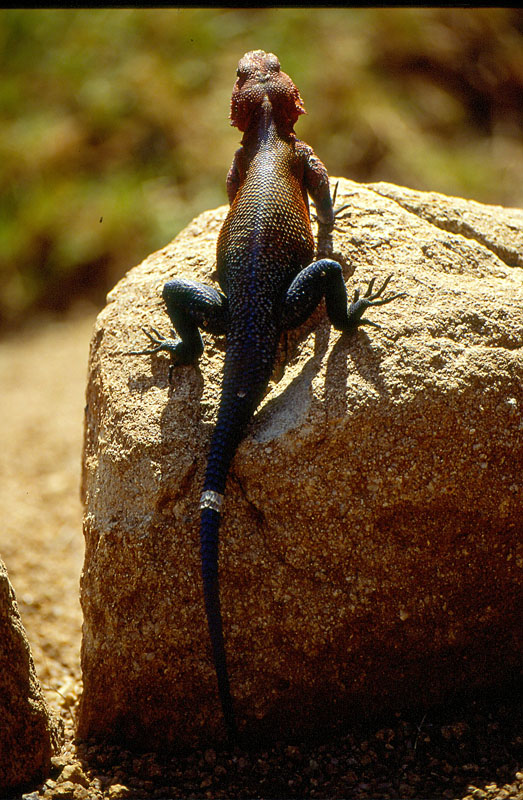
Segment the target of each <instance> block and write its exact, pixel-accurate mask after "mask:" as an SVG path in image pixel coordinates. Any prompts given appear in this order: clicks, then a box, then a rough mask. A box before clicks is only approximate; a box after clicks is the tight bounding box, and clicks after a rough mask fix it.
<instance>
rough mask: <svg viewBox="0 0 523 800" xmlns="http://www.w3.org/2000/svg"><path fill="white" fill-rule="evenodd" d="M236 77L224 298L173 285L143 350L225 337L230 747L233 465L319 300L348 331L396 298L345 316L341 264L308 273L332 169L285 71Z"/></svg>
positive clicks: (221, 452) (191, 355)
mask: <svg viewBox="0 0 523 800" xmlns="http://www.w3.org/2000/svg"><path fill="white" fill-rule="evenodd" d="M237 75H238V79H237V81H236V83H235V86H234V90H233V93H232V98H231V124H232V125H235V126H236V127H238V128H239V129H240V130H241V131H243V132H244V136H243V139H242V146H241V147H240V149H239V150H238V151H237V153H236V155H235V157H234V161H233V163H232V166H231V169H230V170H229V174H228V176H227V192H228V195H229V201H230V204H231V206H230V209H229V213H228V215H227V218H226V220H225V222H224V224H223V227H222V229H221V231H220V235H219V238H218V247H217V274H218V282H219V285H220V289H221V291H218V290H216V289H214V288H211V287H208V286H205V285H204V284H199V283H190V282H188V281H185V280H183V279H178V280H174V281H170V282H168V283H167V284H166V285H165V287H164V290H163V298H164V300H165V303H166V306H167V312H168V314H169V316H170V318H171V321H172V323H173V326H174V328H175V330H176V333H177V334H178V336H179V337H180V338H179V339H176V338H173V339H166V338H164V337H163V336H162V335H161V334H159V333H158V332H157V331H153V333H154V335H152V334H150V333H147V331H146V333H147V335H148V336H149V339H150V340H151V343H152V345H153V347H151V348H150V349H148V350H144V351H140V353H142V354H143V353H146V354H150V353H154V352H158V351H160V350H167V351H168V352H170V353H171V358H172V365H177V364H189V363H194V362H195V361H196V360H197V359H198V357H199V356H200V355H201V353H202V351H203V343H202V339H201V336H200V333H199V330H198V328H200V327H205V329H206V330H207V331H210V332H211V333H216V334H220V333H225V334H226V335H227V349H226V356H225V367H224V375H223V382H222V393H221V399H220V406H219V410H218V419H217V421H216V427H215V429H214V433H213V437H212V441H211V446H210V451H209V458H208V463H207V471H206V474H205V482H204V491H203V494H202V500H201V526H200V542H201V561H202V577H203V588H204V598H205V608H206V613H207V619H208V626H209V633H210V638H211V643H212V650H213V657H214V664H215V669H216V675H217V680H218V690H219V695H220V700H221V704H222V709H223V715H224V720H225V724H226V727H227V731H228V734H229V737H230V738H236V736H237V726H236V720H235V715H234V710H233V703H232V698H231V692H230V686H229V677H228V672H227V664H226V657H225V646H224V639H223V630H222V619H221V613H220V596H219V585H218V533H219V525H220V508H221V503H222V500H223V494H224V492H225V484H226V480H227V474H228V471H229V466H230V464H231V461H232V458H233V456H234V453H235V452H236V448H237V446H238V443H239V441H240V439H241V438H242V436H243V434H244V432H245V428H246V426H247V424H248V422H249V420H250V419H251V417H252V415H253V413H254V411H255V409H256V407H257V406H258V404H259V402H260V400H261V398H262V397H263V394H264V392H265V389H266V387H267V384H268V382H269V379H270V376H271V372H272V369H273V365H274V360H275V356H276V349H277V346H278V342H279V339H280V335H281V333H282V331H284V330H286V329H289V328H293V327H297V326H298V325H300V324H301V323H302V322H304V321H305V320H306V319H307V317H308V316H309V315H310V314H311V313H312V311H313V310H314V308H315V307H316V306H317V304H318V303H319V301H320V300H321V298H322V297H325V299H326V307H327V313H328V316H329V318H330V320H331V322H332V324H333V325H334V327H335V328H337V329H338V330H340V331H345V332H349V331H353V330H355V329H357V327H358V326H359V325H362V324H369V325H374V324H375V323H372V322H371V321H370V320H366V319H364V318H363V313H364V311H365V309H366V308H368V307H369V306H372V305H381V304H383V303H388V302H390V301H391V300H393V299H394V298H395V297H398V296H399V295H394V296H392V297H388V298H387V299H383V298H382V297H381V294H382V292H383V290H384V289H385V287H386V285H387V283H388V280H389V279H387V280H386V281H385V283H384V284H383V285H382V287H381V288H380V289H379V290H378V291H376V292H375V293H374V294H373V293H372V286H373V281H371V283H370V284H369V288H368V290H367V292H366V294H365V296H364V297H363V298H361V299H360V297H359V294H358V292H356V293H355V296H354V302H353V303H352V304H351V305H350V306H349V308H347V294H346V290H345V284H344V281H343V275H342V269H341V266H340V264H338V263H337V262H336V261H333V260H331V259H327V258H324V259H322V260H320V261H316V262H314V263H312V264H311V263H310V262H311V260H312V258H313V254H314V239H313V235H312V230H311V223H310V216H309V204H308V197H307V195H308V194H309V195H310V196H311V197H312V199H313V201H314V204H315V206H316V212H317V215H318V221H319V226H320V234H322V236H323V238H324V239H325V235H327V237H328V234H330V231H331V230H332V227H333V225H334V211H333V207H332V200H331V196H330V192H329V180H328V175H327V171H326V169H325V167H324V166H323V164H322V162H321V161H320V160H319V159H318V158H317V157H316V155H315V154H314V152H313V150H312V149H311V148H310V147H309V146H308V145H306V144H305V143H304V142H301V141H300V140H299V139H297V138H296V135H295V133H294V124H295V122H296V120H297V119H298V116H299V115H300V114H303V113H305V109H304V108H303V103H302V100H301V98H300V95H299V92H298V90H297V88H296V87H295V86H294V84H293V82H292V80H291V79H290V78H289V76H288V75H286V74H285V73H284V72H281V71H280V65H279V62H278V59H277V58H276V56H275V55H273V54H272V53H265V52H263V51H262V50H255V51H252V52H250V53H247V54H246V55H245V56H244V57H243V58H242V59H241V60H240V62H239V65H238V72H237ZM307 265H308V266H307ZM174 335H175V334H174V331H173V336H174ZM171 368H172V367H171Z"/></svg>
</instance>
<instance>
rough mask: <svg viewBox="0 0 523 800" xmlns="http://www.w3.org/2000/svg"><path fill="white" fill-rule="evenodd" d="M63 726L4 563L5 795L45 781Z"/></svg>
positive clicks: (0, 647)
mask: <svg viewBox="0 0 523 800" xmlns="http://www.w3.org/2000/svg"><path fill="white" fill-rule="evenodd" d="M62 733H63V726H62V725H61V723H60V721H59V720H57V719H56V718H55V717H54V716H53V715H52V714H51V712H50V710H49V708H48V706H47V704H46V702H45V700H44V698H43V696H42V692H41V690H40V685H39V683H38V679H37V677H36V673H35V669H34V665H33V659H32V656H31V651H30V648H29V642H28V641H27V637H26V635H25V631H24V628H23V626H22V621H21V619H20V614H19V612H18V604H17V602H16V597H15V593H14V590H13V587H12V586H11V583H10V581H9V577H8V575H7V569H6V567H5V564H4V563H3V561H1V560H0V796H1V797H4V792H5V793H7V792H9V791H11V790H14V789H15V788H17V787H23V786H25V785H28V784H30V783H31V782H33V783H34V782H35V781H37V780H38V779H39V778H41V777H42V776H45V774H46V772H47V770H48V769H49V767H50V763H51V756H52V755H53V753H54V752H55V751H56V750H57V749H58V747H59V745H60V742H61V738H62Z"/></svg>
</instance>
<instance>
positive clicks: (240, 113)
mask: <svg viewBox="0 0 523 800" xmlns="http://www.w3.org/2000/svg"><path fill="white" fill-rule="evenodd" d="M236 74H237V76H238V77H237V80H236V83H235V84H234V89H233V90H232V97H231V125H234V126H235V127H236V128H239V129H240V130H241V131H245V130H247V128H248V127H249V125H250V122H251V120H252V118H253V115H256V114H257V113H259V110H260V108H261V106H262V102H263V99H264V97H267V98H268V99H269V101H270V103H271V105H272V108H273V113H274V117H275V119H276V122H277V123H278V124H279V125H282V126H283V127H284V128H286V129H288V131H289V132H290V131H292V129H293V127H294V123H295V122H296V120H297V119H298V117H299V116H300V114H305V108H304V105H303V100H302V99H301V97H300V93H299V91H298V89H297V88H296V86H295V85H294V83H293V82H292V80H291V79H290V78H289V76H288V75H286V74H285V72H282V71H281V70H280V62H279V61H278V59H277V57H276V56H275V55H274V53H266V52H265V51H264V50H251V52H250V53H245V55H244V56H243V58H241V59H240V61H239V63H238V71H237V73H236Z"/></svg>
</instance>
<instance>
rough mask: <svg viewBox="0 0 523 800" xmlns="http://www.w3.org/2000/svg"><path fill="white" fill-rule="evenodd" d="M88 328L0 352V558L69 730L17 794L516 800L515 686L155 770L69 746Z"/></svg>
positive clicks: (51, 329)
mask: <svg viewBox="0 0 523 800" xmlns="http://www.w3.org/2000/svg"><path fill="white" fill-rule="evenodd" d="M92 323H93V315H92V314H85V313H83V314H80V313H77V314H76V315H72V316H71V317H70V318H68V319H67V320H65V321H61V322H52V323H50V322H47V323H43V322H41V321H40V322H39V323H35V324H34V325H33V326H32V327H31V328H30V329H27V330H26V331H24V332H23V333H21V334H19V335H17V336H16V337H15V336H10V337H8V338H5V339H4V340H3V341H2V342H0V380H1V385H2V392H1V393H0V424H1V426H2V429H1V441H2V449H1V450H2V451H1V452H0V507H1V508H2V513H3V517H4V520H3V526H2V529H1V530H0V554H2V557H3V558H4V560H5V562H6V565H7V568H8V570H9V575H10V578H11V581H12V583H13V585H14V587H15V591H16V593H17V597H18V601H19V605H20V611H21V614H22V619H23V621H24V624H25V627H26V630H27V633H28V636H29V640H30V642H31V646H32V649H33V655H34V658H35V663H36V668H37V672H38V675H39V677H40V680H41V682H42V684H43V686H44V691H45V694H46V697H47V700H48V702H49V703H50V705H51V706H52V707H53V708H54V709H55V710H56V711H57V712H58V713H60V714H61V715H62V716H63V717H64V720H65V723H66V730H67V739H66V743H65V745H64V748H63V750H62V752H61V754H60V755H59V756H57V757H55V758H54V759H53V770H52V773H51V776H50V777H49V779H48V780H47V781H46V782H45V783H43V784H42V785H41V786H39V787H36V788H34V787H33V788H32V790H31V791H27V792H26V794H25V795H23V797H24V798H26V800H39V798H46V799H47V798H48V799H49V800H51V798H64V800H67V799H68V798H71V800H90V798H93V800H101V798H114V799H115V800H116V798H125V797H129V798H144V800H145V798H236V797H237V798H293V797H318V798H355V799H358V800H359V799H360V798H361V799H363V798H415V800H421V798H439V797H443V798H467V800H469V798H474V800H483V798H485V799H486V800H505V798H514V800H523V757H522V755H523V725H522V722H523V713H522V707H521V694H520V690H519V691H518V690H516V689H512V690H511V691H508V690H506V691H505V692H504V693H500V694H498V695H497V696H496V697H493V696H491V697H488V698H487V697H482V698H479V697H475V698H469V700H468V701H467V702H462V704H461V705H458V704H456V705H455V706H453V707H452V708H445V709H438V710H430V711H427V712H418V713H412V714H409V715H406V714H403V715H393V716H391V717H389V718H387V719H381V720H378V721H376V720H374V721H372V720H368V721H366V722H365V723H362V722H361V721H360V722H359V723H358V725H356V726H354V727H352V728H351V729H350V730H346V731H341V732H339V733H338V734H337V735H336V736H334V735H331V736H330V737H329V738H326V739H324V740H322V741H316V742H310V741H309V742H307V741H301V742H300V741H286V742H275V743H273V744H272V745H270V746H265V747H264V746H263V745H260V746H259V747H256V746H255V745H251V746H250V747H249V748H247V747H246V748H245V749H242V748H238V747H237V748H234V749H218V748H217V749H208V750H205V751H201V752H200V751H196V752H191V753H189V754H187V755H185V756H184V757H176V758H171V759H169V760H166V761H163V762H162V761H160V760H159V759H158V758H157V757H156V756H155V755H154V754H145V755H144V754H142V755H136V754H132V753H129V752H126V751H121V750H118V749H117V748H108V747H102V746H96V745H94V744H89V743H81V744H78V743H75V741H74V716H75V710H76V707H77V703H78V697H79V694H80V692H81V679H80V666H79V646H80V630H81V613H80V606H79V603H78V578H79V574H80V569H81V564H82V557H83V541H82V534H81V507H80V501H79V493H78V485H79V473H80V467H79V465H80V451H81V437H82V416H83V404H84V397H83V393H84V386H85V374H86V363H87V350H88V341H89V336H90V331H91V326H92ZM502 657H503V656H502V654H501V653H500V658H502ZM518 770H521V771H518ZM18 797H21V795H19V796H18Z"/></svg>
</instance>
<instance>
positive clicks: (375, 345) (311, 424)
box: [78, 179, 523, 749]
mask: <svg viewBox="0 0 523 800" xmlns="http://www.w3.org/2000/svg"><path fill="white" fill-rule="evenodd" d="M345 203H348V204H349V208H347V209H346V210H345V211H343V212H342V213H341V214H340V216H339V218H338V221H337V225H336V230H335V233H334V250H335V253H336V254H337V256H336V257H337V258H338V259H339V260H340V261H341V262H342V263H343V264H344V266H345V274H346V278H347V284H348V287H349V290H350V291H351V292H352V290H353V288H354V287H355V286H365V284H366V282H367V281H368V280H369V279H370V278H371V277H372V276H377V279H378V281H382V280H383V279H384V278H385V276H386V275H388V274H390V273H393V279H392V281H391V284H390V288H391V289H392V290H394V291H403V292H405V293H406V296H405V297H403V298H401V299H398V300H396V301H395V302H394V303H392V304H391V305H387V306H383V307H381V308H377V309H374V310H372V311H370V312H369V316H370V317H372V319H373V320H375V321H376V322H379V323H380V325H381V326H382V328H381V329H380V330H375V329H372V328H367V329H361V330H360V331H359V332H358V333H357V334H356V335H353V336H350V337H349V336H341V335H340V334H339V333H338V332H336V331H334V330H333V329H331V327H330V326H329V323H328V320H327V319H326V316H325V313H324V310H323V308H320V309H319V310H318V312H317V313H316V314H315V315H314V316H313V318H312V320H311V321H310V322H309V323H308V324H307V325H305V326H304V327H303V328H302V329H301V330H300V331H299V332H297V333H296V334H293V335H292V337H291V336H288V337H286V344H285V348H283V349H282V352H283V353H284V356H285V359H286V367H285V370H282V369H279V370H277V374H276V375H275V377H276V378H277V379H279V380H275V381H274V382H272V383H271V384H270V386H269V390H268V392H267V394H266V396H265V398H264V400H263V402H262V404H261V406H260V408H259V409H258V412H257V413H256V415H255V417H254V419H253V422H252V424H251V425H250V428H249V431H248V434H247V436H246V437H245V439H244V441H243V442H242V443H241V445H240V447H239V449H238V452H237V454H236V457H235V459H234V462H233V465H232V469H231V473H230V476H229V481H228V487H227V495H226V500H225V505H224V517H223V522H222V528H221V560H220V571H221V593H222V610H223V617H224V626H225V632H226V642H227V645H226V646H227V652H228V659H229V667H230V676H231V683H232V691H233V695H234V699H235V704H236V708H237V713H238V718H239V722H240V726H241V728H242V729H244V731H246V732H247V734H250V735H252V736H255V737H257V736H263V735H267V736H269V737H275V738H277V737H280V738H281V737H284V738H287V737H291V736H295V735H297V734H304V733H306V732H311V733H315V732H318V731H319V730H320V729H323V728H324V727H327V728H332V727H334V726H336V725H338V724H342V725H346V724H350V722H351V720H354V719H359V718H361V715H365V716H368V715H369V714H373V713H377V712H382V711H386V710H389V711H391V710H400V709H401V710H404V709H406V708H409V707H412V706H415V705H425V706H426V705H429V704H433V703H439V702H448V701H449V700H450V699H452V698H453V697H455V696H456V695H457V694H459V693H460V692H462V691H465V690H467V691H470V690H472V691H474V690H476V689H480V688H485V687H489V686H497V685H500V684H501V683H503V682H506V681H509V680H511V679H512V678H514V677H515V676H516V675H518V674H520V673H521V667H522V663H523V652H522V651H523V648H522V641H521V634H522V630H523V625H522V622H523V619H522V613H521V567H522V561H523V558H522V553H521V549H519V550H518V547H519V548H521V533H522V528H523V522H522V520H523V484H522V478H521V476H522V465H523V445H522V438H523V437H522V433H521V419H522V416H521V412H522V407H523V388H522V378H523V357H522V352H523V351H522V349H521V345H522V342H523V271H522V270H521V266H522V263H521V253H522V252H523V212H522V211H519V210H517V209H504V208H501V207H494V206H485V205H481V204H479V203H476V202H473V201H468V200H463V199H459V198H449V197H445V196H443V195H438V194H435V193H423V192H415V191H412V190H409V189H404V188H402V187H397V186H392V185H389V184H383V183H380V184H372V185H361V184H357V183H354V182H351V181H347V180H343V179H341V180H340V183H339V189H338V204H339V205H340V206H341V205H343V204H345ZM225 213H226V208H225V207H222V208H219V209H217V210H215V211H210V212H206V213H204V214H202V215H200V216H199V217H197V218H196V219H195V220H194V221H193V222H192V223H191V224H190V225H189V226H188V227H187V228H186V229H185V230H184V231H182V232H181V233H180V234H179V236H177V237H176V239H175V240H174V241H173V242H172V243H171V244H170V245H168V246H167V247H165V248H164V249H163V250H161V251H159V252H157V253H154V254H153V255H151V256H150V257H149V258H147V259H146V260H145V261H144V262H143V263H142V264H141V265H139V266H138V267H135V268H134V269H132V270H131V271H130V272H129V273H128V274H127V275H126V276H125V278H123V279H122V280H121V281H120V282H119V283H118V285H117V286H116V287H115V289H114V290H113V291H112V292H111V293H110V295H109V296H108V303H107V306H106V308H105V309H104V310H103V311H102V312H101V314H100V315H99V318H98V321H97V324H96V328H95V331H94V335H93V339H92V345H91V355H90V366H89V382H88V389H87V410H86V433H85V452H84V479H83V487H84V488H83V492H84V498H85V537H86V556H85V565H84V572H83V576H82V584H81V600H82V606H83V611H84V632H83V643H82V665H83V678H84V694H83V699H82V702H81V708H80V718H79V728H78V730H79V734H80V736H82V737H92V736H94V737H103V738H107V739H110V740H114V741H119V742H126V743H129V744H131V745H132V746H136V747H142V748H145V749H166V748H183V747H186V746H192V745H195V744H200V745H201V744H203V743H205V742H209V741H213V740H215V739H216V738H219V737H220V736H221V735H222V732H223V729H222V718H221V713H220V707H219V702H218V698H217V692H216V685H215V675H214V670H213V665H212V660H211V655H210V645H209V638H208V633H207V629H206V621H205V615H204V611H203V604H202V603H203V601H202V591H201V585H200V572H199V570H200V565H199V543H198V520H199V511H198V499H199V494H200V491H201V485H202V478H203V472H204V469H205V461H206V452H207V448H208V444H209V439H210V435H211V431H212V426H213V422H214V420H215V417H216V409H217V405H218V398H219V390H220V382H221V374H222V365H223V357H224V340H223V339H215V338H213V337H212V336H205V340H206V348H205V352H204V355H203V356H202V358H201V359H200V362H199V364H198V365H197V366H196V367H181V368H178V369H176V370H175V372H174V375H173V379H172V384H171V385H169V382H168V365H169V360H168V356H167V355H166V354H159V355H156V356H150V357H143V356H142V357H139V356H131V355H129V351H131V350H136V349H140V348H142V347H143V346H145V345H146V341H145V337H144V335H143V333H142V330H141V328H142V327H147V328H150V327H151V326H154V327H155V328H157V329H159V330H160V331H162V332H164V333H166V334H167V333H168V330H169V320H168V318H167V316H166V314H165V312H164V310H163V306H162V300H161V289H162V286H163V284H164V282H165V281H166V280H167V279H169V278H172V277H173V276H175V275H176V276H179V275H184V276H186V277H188V278H193V279H196V280H200V281H206V282H211V281H213V279H214V261H215V246H216V238H217V234H218V231H219V229H220V226H221V223H222V221H223V219H224V216H225ZM311 334H312V335H311ZM284 356H283V355H282V360H283V357H284Z"/></svg>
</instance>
